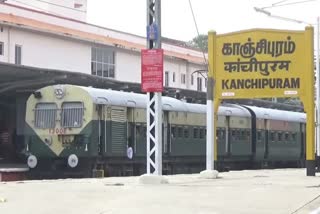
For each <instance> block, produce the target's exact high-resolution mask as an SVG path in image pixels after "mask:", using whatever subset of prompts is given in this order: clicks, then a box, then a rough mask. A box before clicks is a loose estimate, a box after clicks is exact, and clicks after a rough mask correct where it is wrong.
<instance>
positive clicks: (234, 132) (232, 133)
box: [231, 130, 236, 138]
mask: <svg viewBox="0 0 320 214" xmlns="http://www.w3.org/2000/svg"><path fill="white" fill-rule="evenodd" d="M231 136H232V138H235V137H236V131H235V130H232V132H231Z"/></svg>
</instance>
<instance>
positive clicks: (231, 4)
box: [87, 0, 320, 41]
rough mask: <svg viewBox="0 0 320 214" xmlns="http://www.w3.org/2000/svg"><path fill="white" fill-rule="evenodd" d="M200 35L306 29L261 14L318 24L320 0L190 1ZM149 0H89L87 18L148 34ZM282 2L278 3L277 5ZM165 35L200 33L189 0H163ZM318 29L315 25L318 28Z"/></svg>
mask: <svg viewBox="0 0 320 214" xmlns="http://www.w3.org/2000/svg"><path fill="white" fill-rule="evenodd" d="M190 1H191V4H192V7H193V11H194V15H195V19H196V22H197V26H198V29H199V33H200V34H207V33H208V31H209V30H214V31H216V32H217V34H221V33H228V32H233V31H238V30H244V29H251V28H272V29H288V30H303V29H304V28H305V26H306V24H299V23H296V22H292V21H285V20H282V19H279V18H272V17H269V16H267V15H265V14H262V13H258V12H256V11H255V10H254V7H259V8H261V7H269V6H271V5H272V4H274V3H277V2H280V4H288V3H290V4H291V5H286V6H278V7H273V8H265V10H267V11H269V12H271V14H272V15H275V16H282V17H287V18H291V19H296V20H301V21H304V22H307V23H311V24H315V23H316V21H317V17H318V16H320V0H312V1H309V2H303V3H300V4H292V3H295V2H297V1H300V2H301V1H307V0H285V1H283V0H190ZM146 2H147V1H146V0H88V8H87V21H88V22H89V23H92V24H96V25H99V26H104V27H107V28H111V29H115V30H120V31H124V32H128V33H132V34H136V35H140V36H146ZM278 5H279V4H278ZM161 16H162V18H161V22H162V23H161V27H162V36H163V37H168V38H172V39H177V40H182V41H190V40H192V38H194V37H196V36H197V31H196V27H195V24H194V21H193V17H192V13H191V10H190V5H189V0H161ZM315 29H316V28H315Z"/></svg>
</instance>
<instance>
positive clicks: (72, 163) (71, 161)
mask: <svg viewBox="0 0 320 214" xmlns="http://www.w3.org/2000/svg"><path fill="white" fill-rule="evenodd" d="M78 162H79V159H78V157H77V155H75V154H72V155H69V157H68V165H69V166H70V167H71V168H74V167H76V166H77V165H78Z"/></svg>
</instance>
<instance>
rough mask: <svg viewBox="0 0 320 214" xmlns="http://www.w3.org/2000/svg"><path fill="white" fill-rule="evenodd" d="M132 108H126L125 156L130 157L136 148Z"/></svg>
mask: <svg viewBox="0 0 320 214" xmlns="http://www.w3.org/2000/svg"><path fill="white" fill-rule="evenodd" d="M134 113H135V111H134V108H127V118H128V122H127V136H128V137H127V157H128V158H129V159H132V158H133V156H134V151H135V150H136V149H135V148H136V144H137V142H136V123H135V115H134Z"/></svg>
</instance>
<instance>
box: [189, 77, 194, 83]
mask: <svg viewBox="0 0 320 214" xmlns="http://www.w3.org/2000/svg"><path fill="white" fill-rule="evenodd" d="M190 81H191V85H193V82H194V77H193V75H191V80H190Z"/></svg>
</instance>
